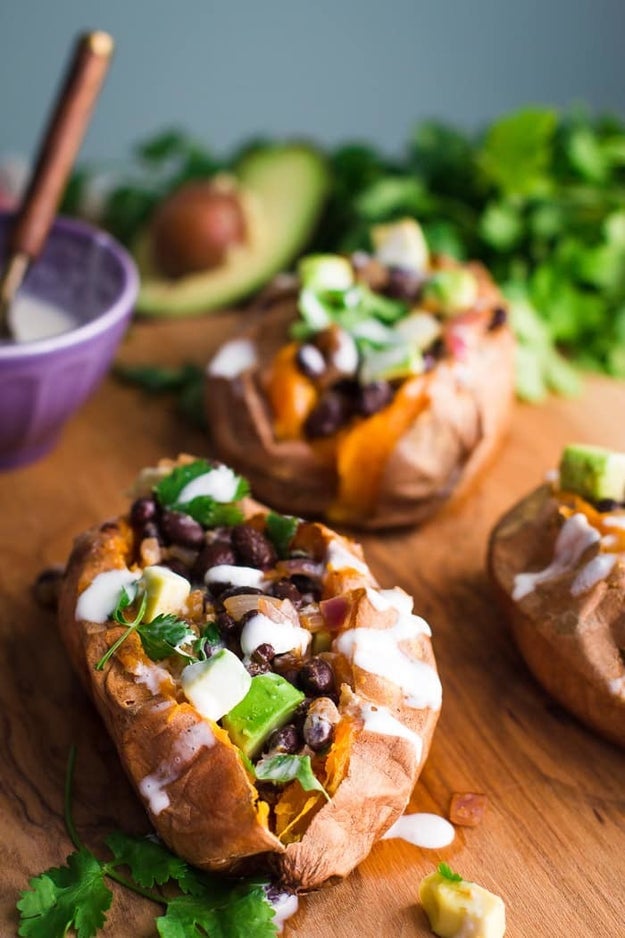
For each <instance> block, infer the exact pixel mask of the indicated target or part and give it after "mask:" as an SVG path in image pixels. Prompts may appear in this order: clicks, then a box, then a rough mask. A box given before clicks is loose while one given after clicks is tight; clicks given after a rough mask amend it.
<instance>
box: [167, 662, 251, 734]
mask: <svg viewBox="0 0 625 938" xmlns="http://www.w3.org/2000/svg"><path fill="white" fill-rule="evenodd" d="M180 682H181V684H182V689H183V691H184V693H185V696H186V698H187V700H188V701H189V702H190V703H192V704H193V706H194V707H195V709H196V710H197V711H198V712H199V713H201V714H202V716H203V717H206V718H207V719H209V720H215V721H217V720H221V718H222V716H223V715H224V714H225V713H228V711H229V710H232V708H233V707H235V706H236V705H237V704H238V703H240V701H241V700H243V698H244V697H245V695H246V694H247V693H248V691H249V689H250V684H251V683H252V678H251V676H250V674H249V673H248V671H247V670H246V668H245V666H244V665H243V662H242V661H240V660H239V658H237V656H236V655H235V654H233V653H232V652H231V651H228V649H227V648H222V649H221V650H220V651H218V652H216V653H215V654H214V655H212V656H211V657H210V658H207V659H206V660H205V661H196V662H194V663H193V664H189V665H187V667H186V668H184V669H183V671H182V674H181V675H180Z"/></svg>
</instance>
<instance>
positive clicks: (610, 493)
mask: <svg viewBox="0 0 625 938" xmlns="http://www.w3.org/2000/svg"><path fill="white" fill-rule="evenodd" d="M489 569H490V574H491V577H492V580H493V582H494V584H495V586H496V588H497V592H498V594H499V596H500V598H501V601H502V604H503V607H504V609H505V610H506V613H507V615H508V617H509V620H510V623H511V626H512V630H513V634H514V637H515V639H516V641H517V644H518V646H519V648H520V650H521V653H522V654H523V656H524V658H525V660H526V661H527V664H528V665H529V667H530V670H531V671H532V672H533V673H534V675H535V676H536V678H537V679H538V681H539V682H540V683H541V684H542V685H543V686H544V687H545V689H546V690H547V691H548V692H549V693H550V694H551V695H552V696H553V697H554V698H555V699H556V700H558V701H559V702H560V703H561V704H562V705H563V706H564V707H566V708H567V709H569V710H570V711H571V712H572V713H574V714H575V715H576V716H577V717H578V718H579V719H580V720H582V721H583V722H584V723H586V724H587V725H588V726H590V727H592V728H593V729H594V730H596V731H597V732H598V733H600V734H601V735H602V736H605V737H606V738H607V739H610V740H612V741H613V742H615V743H618V744H619V745H621V746H625V454H617V453H611V452H609V451H607V450H604V449H600V448H598V447H588V446H579V445H574V446H569V447H567V448H566V449H565V451H564V454H563V457H562V461H561V464H560V472H559V474H558V475H557V478H556V479H555V480H554V481H551V482H547V483H545V484H544V485H541V486H540V487H539V488H537V489H536V490H535V491H533V492H532V493H531V494H529V495H528V496H527V497H526V498H524V499H522V501H520V502H519V503H518V504H517V505H515V506H514V507H513V508H512V509H511V510H510V511H509V512H508V513H507V514H506V515H505V516H504V517H503V518H502V519H501V521H500V522H499V523H498V524H497V526H496V527H495V529H494V531H493V533H492V535H491V539H490V547H489Z"/></svg>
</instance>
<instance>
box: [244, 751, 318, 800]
mask: <svg viewBox="0 0 625 938" xmlns="http://www.w3.org/2000/svg"><path fill="white" fill-rule="evenodd" d="M254 772H255V774H256V778H257V779H259V780H260V781H262V782H277V783H279V784H286V783H287V782H292V781H293V780H294V779H297V781H298V782H299V783H300V785H301V786H302V788H303V789H304V791H320V792H321V793H322V794H323V795H324V797H325V798H326V799H327V800H328V801H330V796H329V795H328V793H327V791H326V790H325V788H324V787H323V785H322V784H321V782H320V781H319V779H318V778H317V777H316V775H315V773H314V772H313V770H312V764H311V761H310V756H291V755H282V754H278V755H275V756H265V757H264V758H263V759H259V760H258V762H257V763H256V765H255V766H254Z"/></svg>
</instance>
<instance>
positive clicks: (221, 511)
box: [172, 495, 243, 528]
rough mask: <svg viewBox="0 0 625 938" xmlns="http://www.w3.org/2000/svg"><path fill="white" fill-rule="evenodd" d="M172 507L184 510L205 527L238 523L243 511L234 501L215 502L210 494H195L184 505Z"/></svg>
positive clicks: (241, 519)
mask: <svg viewBox="0 0 625 938" xmlns="http://www.w3.org/2000/svg"><path fill="white" fill-rule="evenodd" d="M242 497H243V496H242V495H241V496H239V495H237V500H238V498H242ZM172 507H173V508H174V509H175V510H178V511H184V512H185V514H187V515H190V516H191V517H192V518H195V520H196V521H198V522H199V523H200V524H201V525H202V526H203V527H205V528H217V527H219V526H221V525H231V524H239V522H241V521H243V512H242V511H241V509H240V508H239V506H238V505H237V504H236V502H216V501H215V499H214V498H211V497H210V495H197V496H196V497H195V498H193V499H191V501H190V502H185V503H184V505H183V504H175V505H173V506H172Z"/></svg>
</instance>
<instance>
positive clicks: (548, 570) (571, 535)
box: [512, 512, 600, 602]
mask: <svg viewBox="0 0 625 938" xmlns="http://www.w3.org/2000/svg"><path fill="white" fill-rule="evenodd" d="M599 540H600V535H599V532H598V531H597V530H596V529H595V528H593V527H592V526H591V525H590V524H589V522H588V519H587V518H586V516H585V515H583V514H581V512H578V513H577V514H574V515H571V516H570V518H567V519H566V521H565V522H564V524H563V525H562V528H561V529H560V533H559V534H558V538H557V540H556V543H555V548H554V557H553V560H552V561H551V563H550V564H549V566H548V567H545V569H544V570H538V571H536V572H535V573H517V575H516V576H515V578H514V587H513V590H512V598H513V599H514V600H515V601H516V602H518V601H519V600H521V599H523V598H524V597H525V596H527V595H528V594H529V593H532V592H533V591H534V590H535V589H536V586H537V585H538V584H539V583H545V582H546V581H548V580H553V579H554V578H555V577H557V576H560V575H561V574H562V573H566V572H567V570H571V569H573V567H574V566H575V565H576V564H577V563H578V562H579V560H580V558H581V557H582V555H583V554H584V551H586V550H587V549H588V548H589V547H590V546H591V545H592V544H596V543H597V541H599Z"/></svg>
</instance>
